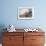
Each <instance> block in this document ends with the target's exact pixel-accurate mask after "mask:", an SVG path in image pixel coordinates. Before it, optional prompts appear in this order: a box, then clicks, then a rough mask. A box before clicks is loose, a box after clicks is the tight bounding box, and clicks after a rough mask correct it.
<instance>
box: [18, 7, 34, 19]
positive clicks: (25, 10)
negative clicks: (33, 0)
mask: <svg viewBox="0 0 46 46" xmlns="http://www.w3.org/2000/svg"><path fill="white" fill-rule="evenodd" d="M33 18H34V8H32V7H18V19H33Z"/></svg>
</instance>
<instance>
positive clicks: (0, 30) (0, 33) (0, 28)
mask: <svg viewBox="0 0 46 46" xmlns="http://www.w3.org/2000/svg"><path fill="white" fill-rule="evenodd" d="M4 28H5V25H4V24H0V43H2V36H3V34H2V32H5V31H6V30H3V29H4Z"/></svg>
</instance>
